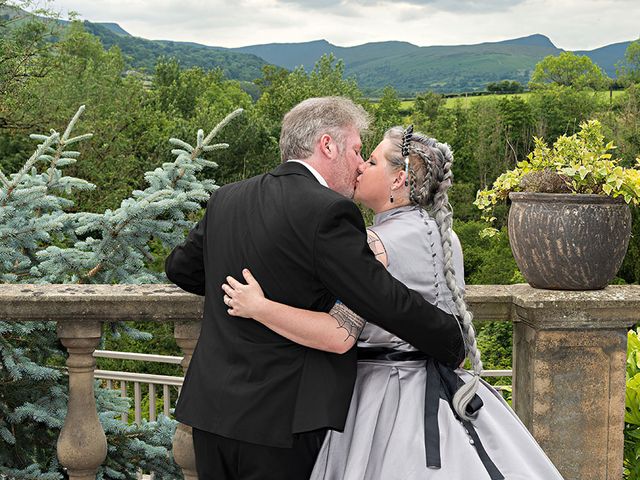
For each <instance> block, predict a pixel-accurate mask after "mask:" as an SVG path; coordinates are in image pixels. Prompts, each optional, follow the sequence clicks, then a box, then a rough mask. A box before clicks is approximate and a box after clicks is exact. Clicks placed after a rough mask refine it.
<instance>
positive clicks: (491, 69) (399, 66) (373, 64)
mask: <svg viewBox="0 0 640 480" xmlns="http://www.w3.org/2000/svg"><path fill="white" fill-rule="evenodd" d="M23 13H24V12H23ZM3 16H4V17H7V16H11V12H8V11H7V10H6V8H5V10H4V11H3V10H2V9H1V8H0V18H2V17H3ZM63 23H64V22H63ZM84 25H85V28H86V29H87V30H88V31H89V32H91V33H92V34H94V35H96V36H97V37H99V38H100V40H101V41H102V43H103V44H104V46H105V47H107V48H109V47H111V46H114V45H117V46H118V47H119V48H120V49H121V50H122V52H123V53H124V54H125V55H126V56H127V57H128V59H129V63H130V65H131V67H132V68H134V69H140V70H146V71H152V69H153V66H154V65H155V63H156V60H157V58H158V57H160V56H165V57H176V58H177V59H178V60H179V61H180V63H181V65H183V66H185V67H192V66H199V67H202V68H205V69H212V68H221V69H222V70H223V72H224V73H225V74H226V75H227V76H228V77H229V78H232V79H237V80H243V81H252V80H254V79H256V78H258V77H260V75H261V69H262V67H263V66H265V65H267V64H273V65H277V66H280V67H283V68H286V69H289V70H291V69H293V68H296V67H298V66H303V67H304V68H305V69H306V70H311V69H312V68H313V66H314V64H315V62H316V61H317V60H318V59H319V58H320V57H321V56H322V55H324V54H330V53H333V55H334V56H335V57H336V58H338V59H341V60H343V61H344V65H345V74H346V75H347V76H353V77H354V78H355V79H356V81H357V83H358V85H359V86H360V88H361V89H362V90H363V91H364V92H365V93H366V94H368V95H376V94H378V93H379V92H380V91H381V90H382V89H383V88H384V87H385V86H387V85H391V86H393V87H394V88H395V89H396V90H397V91H398V92H399V93H401V94H402V95H414V94H415V93H418V92H423V91H426V90H432V91H436V92H443V93H451V92H464V91H467V92H469V91H477V90H484V89H485V87H486V85H487V83H489V82H496V81H500V80H516V81H519V82H520V83H523V84H526V83H527V82H528V80H529V77H530V75H531V72H532V71H533V69H534V67H535V65H536V63H538V62H539V61H540V60H542V59H543V58H544V57H546V56H547V55H557V54H559V53H561V52H563V51H564V50H562V49H560V48H558V47H556V46H555V45H554V44H553V42H552V41H551V40H550V39H549V38H548V37H546V36H544V35H540V34H536V35H530V36H526V37H522V38H515V39H510V40H504V41H500V42H486V43H480V44H475V45H450V46H428V47H420V46H417V45H413V44H411V43H407V42H399V41H388V42H375V43H365V44H363V45H357V46H354V47H340V46H337V45H333V44H331V43H329V42H327V41H326V40H317V41H312V42H303V43H269V44H264V45H250V46H246V47H239V48H223V47H214V46H207V45H201V44H197V43H192V42H174V41H168V40H148V39H144V38H140V37H135V36H132V35H130V34H129V33H128V32H127V31H125V30H124V29H123V28H122V27H120V25H118V24H117V23H94V22H89V21H85V22H84ZM630 43H631V42H622V43H615V44H611V45H606V46H603V47H600V48H597V49H594V50H589V51H584V50H583V51H576V52H575V53H576V54H579V55H586V56H588V57H589V58H591V59H592V60H593V61H594V62H595V63H596V64H598V65H599V66H600V67H601V68H602V69H603V70H604V71H605V72H606V73H607V75H609V76H611V77H615V74H616V64H617V63H620V62H621V61H622V60H623V58H624V53H625V50H626V48H627V47H628V45H629V44H630Z"/></svg>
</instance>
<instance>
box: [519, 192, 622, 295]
mask: <svg viewBox="0 0 640 480" xmlns="http://www.w3.org/2000/svg"><path fill="white" fill-rule="evenodd" d="M509 198H510V199H511V202H512V203H511V208H510V210H509V242H510V244H511V250H512V251H513V256H514V257H515V260H516V263H517V264H518V267H519V268H520V271H521V272H522V275H523V276H524V278H525V279H526V280H527V282H529V284H530V285H531V286H532V287H535V288H547V289H552V290H598V289H601V288H604V287H606V286H607V284H608V283H609V282H610V281H611V280H612V279H613V278H614V277H615V275H616V273H617V272H618V269H619V268H620V265H622V260H623V259H624V255H625V253H626V252H627V246H628V245H629V237H630V235H631V212H630V210H629V207H628V206H627V204H626V203H624V201H622V200H621V199H612V198H610V197H607V196H605V195H586V194H573V193H571V194H566V193H557V194H556V193H521V192H517V193H510V194H509Z"/></svg>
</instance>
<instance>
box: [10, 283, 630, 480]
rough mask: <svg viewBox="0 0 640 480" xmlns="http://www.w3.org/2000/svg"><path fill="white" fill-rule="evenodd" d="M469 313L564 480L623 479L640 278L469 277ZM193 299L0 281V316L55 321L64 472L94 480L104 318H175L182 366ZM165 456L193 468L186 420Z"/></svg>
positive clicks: (101, 445)
mask: <svg viewBox="0 0 640 480" xmlns="http://www.w3.org/2000/svg"><path fill="white" fill-rule="evenodd" d="M467 301H468V303H469V304H470V306H471V309H472V311H473V312H474V315H475V318H476V320H480V321H482V320H491V321H511V322H514V338H513V369H514V402H513V403H514V408H515V410H516V412H517V413H518V415H519V416H520V418H521V419H522V421H523V422H524V424H525V425H526V426H527V428H528V429H529V431H530V432H531V433H532V434H533V435H534V437H535V438H536V439H537V440H538V442H539V443H540V445H541V446H542V448H543V449H544V450H545V451H546V452H547V454H548V455H549V457H550V458H551V459H552V460H553V462H554V463H555V464H556V466H557V467H558V469H559V470H560V472H561V473H562V474H563V476H564V477H565V478H566V479H567V480H620V478H622V456H623V427H624V408H625V366H626V331H627V328H628V327H630V326H631V325H633V324H635V323H638V322H639V321H640V286H610V287H607V288H606V289H605V290H600V291H590V292H568V291H549V290H536V289H533V288H531V287H529V286H528V285H509V286H497V285H480V286H469V287H468V291H467ZM202 311H203V302H202V299H201V298H199V297H196V296H194V295H191V294H188V293H185V292H183V291H182V290H180V289H179V288H177V287H175V286H173V285H0V320H3V321H16V322H24V321H33V320H35V321H55V322H57V325H58V336H59V337H60V339H61V341H62V344H63V345H64V346H65V348H66V349H67V351H68V353H69V357H68V360H67V366H68V370H69V404H68V414H67V417H66V420H65V424H64V427H63V429H62V431H61V433H60V437H59V439H58V447H57V448H58V458H59V460H60V463H61V464H62V465H63V466H65V467H66V469H67V472H68V474H69V478H70V479H71V480H87V479H95V475H96V470H97V468H98V466H99V465H100V464H101V462H102V461H103V460H104V458H105V455H106V439H105V435H104V432H103V431H102V428H101V426H100V423H99V421H98V417H97V412H96V407H95V401H94V397H93V394H92V393H93V385H94V382H93V371H94V369H95V360H94V358H93V356H92V354H93V351H94V350H95V348H96V347H97V345H98V342H99V339H100V335H101V326H102V322H105V321H116V320H136V321H149V322H173V323H174V334H175V338H176V341H177V343H178V345H179V346H180V348H181V349H182V351H183V353H184V360H183V365H182V366H183V368H184V369H185V370H186V369H187V367H188V365H189V361H190V360H191V355H192V353H193V349H194V348H195V344H196V342H197V339H198V336H199V332H200V321H201V318H202ZM173 448H174V457H175V459H176V461H177V462H178V464H179V465H180V466H181V467H182V469H183V471H184V474H185V478H186V479H196V478H197V475H196V472H195V462H194V455H193V447H192V442H191V430H190V428H189V427H186V426H182V425H181V426H180V427H179V428H178V429H177V431H176V434H175V437H174V443H173Z"/></svg>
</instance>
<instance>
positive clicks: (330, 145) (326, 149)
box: [318, 133, 339, 160]
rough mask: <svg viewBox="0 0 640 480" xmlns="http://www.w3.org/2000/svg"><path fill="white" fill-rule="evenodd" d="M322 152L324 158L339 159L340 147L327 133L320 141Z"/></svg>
mask: <svg viewBox="0 0 640 480" xmlns="http://www.w3.org/2000/svg"><path fill="white" fill-rule="evenodd" d="M318 143H319V146H320V152H321V153H322V155H323V156H325V157H328V158H330V159H331V160H335V159H336V158H337V157H338V153H339V152H338V145H337V143H336V141H335V140H334V139H333V137H332V136H331V135H329V134H328V133H325V134H324V135H322V136H321V137H320V140H319V142H318Z"/></svg>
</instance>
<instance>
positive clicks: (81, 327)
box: [57, 321, 107, 480]
mask: <svg viewBox="0 0 640 480" xmlns="http://www.w3.org/2000/svg"><path fill="white" fill-rule="evenodd" d="M101 334H102V324H101V322H98V321H88V322H84V321H58V337H59V338H60V340H61V341H62V344H63V345H64V346H65V347H66V349H67V351H68V352H69V358H68V359H67V367H68V371H69V402H68V406H67V416H66V418H65V421H64V426H63V427H62V431H61V432H60V437H59V438H58V445H57V449H58V460H59V461H60V464H61V465H62V466H63V467H65V468H66V469H67V474H68V475H69V479H70V480H94V479H95V478H96V472H97V470H98V467H99V466H100V464H101V463H102V462H103V461H104V459H105V458H106V456H107V439H106V437H105V434H104V431H103V429H102V425H101V424H100V421H99V420H98V413H97V411H96V401H95V393H94V389H93V385H94V380H93V372H94V370H95V366H96V362H95V360H94V358H93V352H94V350H95V349H96V347H97V346H98V342H99V341H100V336H101Z"/></svg>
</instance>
